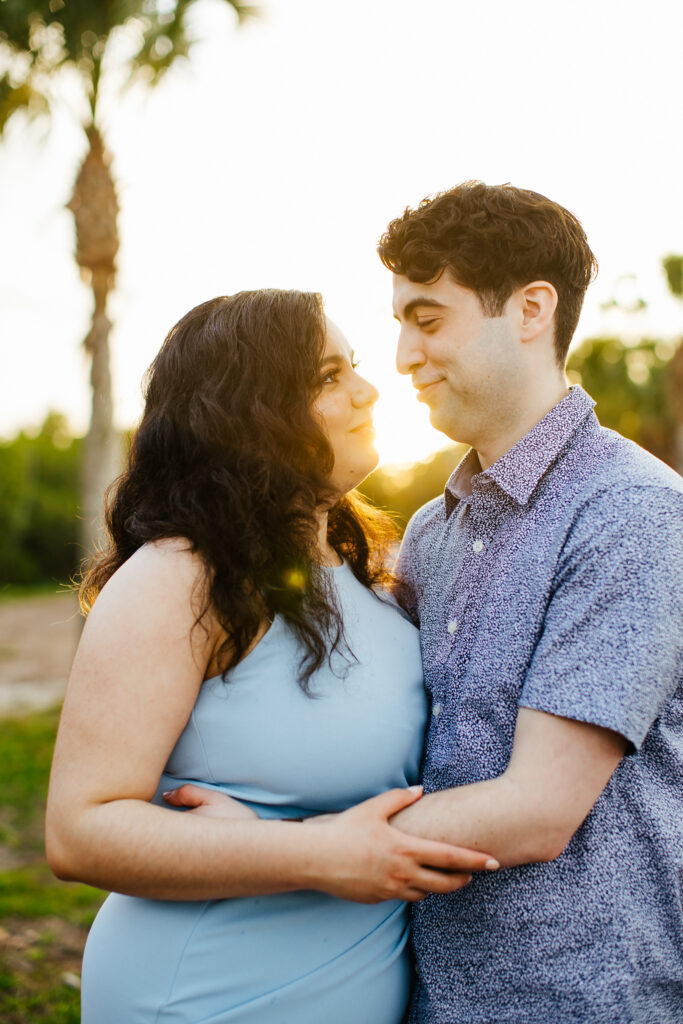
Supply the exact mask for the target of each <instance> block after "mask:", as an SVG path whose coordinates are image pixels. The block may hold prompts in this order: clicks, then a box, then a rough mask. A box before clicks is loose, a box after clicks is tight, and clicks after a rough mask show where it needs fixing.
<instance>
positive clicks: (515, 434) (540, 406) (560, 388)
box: [474, 380, 568, 470]
mask: <svg viewBox="0 0 683 1024" xmlns="http://www.w3.org/2000/svg"><path fill="white" fill-rule="evenodd" d="M567 393H568V388H567V383H566V381H564V380H562V381H558V382H557V387H556V388H553V389H551V390H550V391H548V390H546V391H544V393H543V394H542V395H541V396H540V398H530V400H529V401H528V402H527V403H526V404H525V405H524V406H523V407H522V408H520V410H519V415H518V416H517V417H516V418H515V421H514V423H511V424H510V425H508V426H507V429H505V430H504V431H503V432H502V433H499V434H496V435H495V436H493V437H491V438H490V440H489V439H486V440H484V441H482V442H481V443H480V444H476V445H474V447H475V448H476V452H477V455H478V457H479V462H480V465H481V468H482V470H486V469H488V468H489V466H492V465H493V463H494V462H497V461H498V459H500V458H502V457H503V455H505V453H506V452H509V451H510V449H511V448H513V447H514V446H515V445H516V444H517V442H518V441H521V440H522V438H523V437H524V436H525V434H528V433H529V431H530V430H532V429H533V428H534V427H535V426H536V424H537V423H540V422H541V420H542V419H543V418H544V417H545V416H547V415H548V413H549V412H550V410H551V409H554V408H555V406H556V405H557V404H558V402H561V401H562V399H563V398H566V396H567Z"/></svg>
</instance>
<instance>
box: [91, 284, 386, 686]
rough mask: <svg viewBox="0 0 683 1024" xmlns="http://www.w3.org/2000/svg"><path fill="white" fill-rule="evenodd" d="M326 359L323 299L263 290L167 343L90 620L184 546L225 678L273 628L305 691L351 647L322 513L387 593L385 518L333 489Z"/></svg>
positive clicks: (113, 520) (152, 374)
mask: <svg viewBox="0 0 683 1024" xmlns="http://www.w3.org/2000/svg"><path fill="white" fill-rule="evenodd" d="M324 348H325V318H324V314H323V306H322V299H321V297H320V295H318V294H316V293H312V292H298V291H281V290H277V289H263V290H260V291H252V292H239V293H238V294H236V295H231V296H227V297H226V296H223V297H220V298H216V299H211V300H210V301H209V302H204V303H202V304H201V305H199V306H196V307H195V308H194V309H192V310H190V312H189V313H188V314H187V315H186V316H184V317H183V318H182V320H180V321H179V322H178V323H177V324H176V325H175V327H173V328H172V330H171V331H170V333H169V334H168V336H167V338H166V340H165V341H164V344H163V346H162V348H161V350H160V351H159V353H158V355H157V356H156V358H155V360H154V362H153V363H152V365H151V367H150V369H149V370H148V372H147V377H146V395H145V397H146V403H145V411H144V414H143V417H142V422H141V423H140V426H139V427H138V429H137V431H136V433H135V435H134V436H133V439H132V442H131V446H130V453H129V458H128V466H127V468H126V470H125V472H124V473H123V474H122V475H121V476H120V477H119V479H118V480H117V481H115V483H114V484H113V485H112V487H111V488H110V490H109V492H108V495H107V502H106V525H107V533H108V545H107V547H106V549H105V550H104V551H103V552H101V553H99V554H97V555H96V556H94V558H93V559H92V560H91V562H90V563H89V565H88V566H87V568H86V570H85V572H84V575H83V578H82V581H81V585H80V599H81V607H82V609H83V611H84V612H85V613H86V614H87V612H88V611H89V609H90V607H91V606H92V604H93V602H94V600H95V598H96V597H97V594H98V593H99V591H100V590H101V589H102V587H103V586H104V584H105V583H106V582H107V580H108V579H109V578H110V576H112V575H113V573H115V572H116V570H117V569H118V568H119V567H120V566H121V565H122V564H123V563H124V562H125V561H126V560H127V559H128V558H130V556H131V555H132V554H133V553H134V552H135V551H137V549H138V548H139V547H141V546H142V545H143V544H145V543H147V542H149V541H155V540H160V539H162V538H170V537H182V538H185V539H186V540H187V541H188V542H189V544H190V547H191V549H192V550H193V551H194V552H197V553H198V554H199V555H200V556H201V558H202V560H203V563H204V565H205V568H206V578H205V579H206V586H205V587H204V591H205V599H204V601H203V606H202V607H201V609H200V610H199V611H198V614H197V624H199V623H201V621H202V619H203V617H204V615H205V614H206V613H207V612H208V611H209V609H210V610H211V611H212V612H213V614H214V615H215V616H216V618H217V620H218V622H219V623H220V625H221V627H222V629H223V630H224V632H225V640H224V642H223V644H222V647H221V649H220V652H219V661H220V663H221V665H224V670H223V678H225V675H226V672H227V671H228V669H230V668H231V667H232V666H233V665H235V664H236V663H237V662H238V661H239V660H240V658H242V657H243V656H244V654H245V653H246V651H247V649H248V648H249V646H250V645H251V644H252V642H253V641H254V639H255V637H256V635H257V632H258V630H259V627H260V626H261V625H262V623H263V622H264V620H266V619H272V617H273V616H274V615H275V614H278V613H279V614H280V615H282V616H283V617H284V618H285V619H286V621H287V622H288V623H289V625H290V626H291V628H292V629H293V630H294V632H295V634H296V635H297V637H298V639H299V641H300V643H301V645H302V650H303V654H302V658H301V664H300V685H301V686H302V688H303V689H304V691H305V692H310V691H309V682H310V677H311V675H312V673H313V672H315V671H316V669H318V668H320V666H321V665H322V664H323V662H324V661H325V659H326V658H329V656H330V655H331V653H332V651H333V650H335V649H339V648H340V645H341V646H342V647H343V646H344V644H343V641H344V636H343V624H342V621H341V617H340V612H339V608H338V606H337V603H336V600H335V595H334V592H333V590H332V588H331V587H330V586H329V583H328V581H327V577H326V574H325V573H324V572H323V571H322V570H321V568H320V566H319V564H318V563H319V558H320V556H319V553H318V551H317V533H318V522H317V519H316V511H317V510H318V509H319V508H320V506H321V505H331V507H330V509H329V515H328V539H329V542H330V544H331V545H332V546H333V547H334V548H335V550H336V551H337V552H338V553H339V554H340V555H341V556H342V557H344V558H346V559H347V560H348V562H349V564H350V566H351V568H352V570H353V572H354V574H355V575H356V577H357V578H358V579H359V580H360V582H361V583H363V584H364V585H365V586H367V587H373V586H376V585H387V584H388V583H389V574H388V571H387V569H386V567H385V566H386V561H385V556H386V552H387V549H388V546H389V544H390V543H391V541H393V539H394V528H393V524H392V523H391V521H390V520H389V519H388V517H387V516H386V515H385V514H384V513H382V512H380V511H379V510H378V509H376V508H374V507H373V506H371V505H370V504H369V503H368V502H366V501H365V499H363V498H362V497H361V496H360V495H359V494H358V493H357V492H351V493H349V494H347V495H345V496H343V497H342V498H339V497H338V496H334V495H332V494H331V492H330V488H329V483H328V479H329V474H330V471H331V469H332V467H333V464H334V455H333V452H332V449H331V447H330V444H329V442H328V440H327V437H326V435H325V432H324V430H323V428H322V425H321V424H320V422H319V421H318V420H317V419H316V417H315V415H314V414H313V412H312V403H313V401H314V399H315V397H316V395H317V393H318V391H319V388H320V386H321V384H320V363H321V359H322V355H323V351H324Z"/></svg>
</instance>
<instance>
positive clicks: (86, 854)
mask: <svg viewBox="0 0 683 1024" xmlns="http://www.w3.org/2000/svg"><path fill="white" fill-rule="evenodd" d="M203 581H204V570H203V566H202V564H201V561H200V559H199V558H198V557H196V556H194V555H192V554H191V553H190V552H189V550H188V549H187V545H186V544H185V543H184V542H182V541H166V542H159V543H155V544H150V545H147V546H145V547H144V548H142V549H140V550H139V551H138V552H136V553H135V555H133V556H132V557H131V558H130V559H129V560H128V562H126V563H125V564H124V565H123V566H122V567H121V568H120V569H119V571H118V572H117V573H116V574H115V575H114V576H113V577H112V578H111V580H109V582H108V583H107V585H106V586H105V587H104V589H103V590H102V593H101V594H100V595H99V597H98V598H97V602H96V604H95V607H94V608H93V610H92V612H91V613H90V616H89V617H88V620H87V622H86V625H85V628H84V631H83V636H82V639H81V643H80V646H79V649H78V652H77V655H76V659H75V661H74V666H73V671H72V675H71V678H70V681H69V686H68V690H67V695H66V699H65V702H64V710H63V713H62V720H61V723H60V728H59V734H58V737H57V745H56V748H55V756H54V762H53V769H52V777H51V781H50V793H49V797H48V809H47V820H46V846H47V854H48V860H49V862H50V865H51V867H52V869H53V870H54V872H55V873H56V874H57V875H58V876H59V877H61V878H65V879H79V880H82V881H85V882H89V883H90V884H93V885H97V886H101V887H103V888H107V889H113V890H116V891H118V892H124V893H129V894H132V895H137V896H147V897H152V898H159V899H178V900H190V899H215V898H223V897H230V896H243V895H254V894H257V893H273V892H283V891H289V890H294V889H303V888H312V889H319V890H323V891H326V892H330V893H331V894H333V895H336V896H341V897H343V898H346V899H354V900H358V901H361V902H375V901H377V900H380V899H391V898H402V899H419V898H421V897H422V896H423V895H424V894H425V892H427V891H438V892H449V891H452V890H454V889H456V888H459V887H460V886H461V885H463V884H465V882H466V881H467V875H463V874H462V873H458V872H468V871H470V870H472V869H482V868H483V867H484V865H485V861H486V856H485V855H482V854H477V853H469V852H468V851H460V850H458V849H456V848H454V847H451V846H448V845H446V844H442V843H435V842H433V841H431V840H423V839H419V838H416V837H412V836H408V835H406V834H405V833H402V832H400V831H399V830H397V829H394V828H392V827H391V826H390V825H389V824H388V822H387V818H388V817H389V816H390V815H391V814H394V813H396V812H397V811H398V810H400V808H401V807H404V806H407V805H408V804H409V803H412V802H414V800H416V799H418V794H416V793H414V792H410V791H401V790H398V791H396V790H392V791H390V792H389V793H385V794H382V795H381V796H380V797H376V798H375V799H374V800H370V801H366V802H365V803H364V804H361V805H359V806H358V807H356V808H352V809H351V810H350V811H347V812H345V813H344V814H341V815H338V816H336V817H335V818H334V819H332V820H331V821H330V822H329V823H328V824H326V825H321V826H320V827H319V828H317V829H315V830H312V829H302V828H301V826H300V825H298V824H295V823H287V822H272V821H239V820H237V821H236V820H230V819H226V820H219V819H216V818H207V817H203V816H201V815H196V814H178V813H176V812H172V811H168V810H166V809H164V808H161V807H157V806H155V805H152V804H150V803H149V801H150V799H151V797H152V796H153V795H154V793H155V792H156V788H157V785H158V780H159V777H160V775H161V773H162V771H163V769H164V767H165V764H166V761H167V759H168V756H169V754H170V751H171V750H172V749H173V746H174V745H175V742H176V740H177V738H178V736H179V735H180V733H181V731H182V729H183V728H184V726H185V724H186V722H187V720H188V718H189V715H190V713H191V710H192V707H193V705H194V702H195V700H196V697H197V694H198V692H199V687H200V686H201V683H202V680H203V679H204V677H205V674H206V667H207V665H209V664H210V663H211V660H212V655H213V652H214V650H215V649H216V647H217V645H218V643H219V641H220V631H219V629H218V627H217V625H216V623H215V622H212V621H210V620H208V621H206V622H203V623H202V624H200V625H199V626H197V627H196V628H194V629H193V626H194V623H195V619H196V612H197V609H198V607H199V606H200V605H199V604H198V602H200V603H201V595H202V587H203ZM435 869H436V870H435Z"/></svg>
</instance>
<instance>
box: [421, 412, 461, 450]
mask: <svg viewBox="0 0 683 1024" xmlns="http://www.w3.org/2000/svg"><path fill="white" fill-rule="evenodd" d="M429 422H430V423H431V425H432V426H433V427H434V429H435V430H438V431H439V433H440V434H445V435H446V437H447V438H448V439H449V440H450V441H453V442H454V443H455V444H465V443H467V442H464V441H463V440H462V438H463V436H464V434H465V433H466V431H465V430H464V428H463V426H462V424H461V423H460V422H459V421H458V420H457V419H456V418H455V417H454V416H452V415H450V416H449V415H448V412H447V411H446V410H445V409H440V408H439V406H438V405H436V406H433V407H430V409H429Z"/></svg>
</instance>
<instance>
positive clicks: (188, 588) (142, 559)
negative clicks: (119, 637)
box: [93, 537, 208, 618]
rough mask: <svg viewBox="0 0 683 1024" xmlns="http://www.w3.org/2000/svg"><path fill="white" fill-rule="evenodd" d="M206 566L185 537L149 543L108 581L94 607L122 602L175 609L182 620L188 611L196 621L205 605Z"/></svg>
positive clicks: (169, 609)
mask: <svg viewBox="0 0 683 1024" xmlns="http://www.w3.org/2000/svg"><path fill="white" fill-rule="evenodd" d="M207 581H208V574H207V570H206V565H205V563H204V561H203V559H202V557H201V555H200V554H199V552H197V551H196V550H195V549H194V548H193V545H192V543H191V542H190V541H189V540H188V539H187V538H185V537H165V538H163V539H160V540H154V541H149V542H148V543H146V544H143V545H142V546H141V547H139V548H138V549H137V551H135V552H134V553H133V554H132V555H131V556H130V557H129V558H128V559H126V561H125V562H124V563H123V564H122V565H121V566H119V568H118V569H117V570H116V572H115V573H113V575H112V576H111V577H110V578H109V580H107V582H106V584H105V585H104V587H103V588H102V590H101V592H100V594H99V595H98V597H97V600H96V601H95V604H94V606H93V613H94V612H95V610H96V609H97V608H98V606H99V608H100V609H101V610H104V608H105V606H106V607H111V606H113V605H117V604H120V603H121V602H124V603H125V604H126V605H128V606H133V607H140V608H145V609H148V608H154V607H163V608H164V610H165V613H166V614H172V613H173V611H174V609H175V610H176V611H177V613H178V614H180V616H181V617H183V618H185V617H187V614H188V609H190V610H191V611H192V614H193V617H194V618H196V617H197V616H198V615H199V614H200V613H201V611H202V609H203V608H204V607H205V606H206V596H207Z"/></svg>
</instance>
